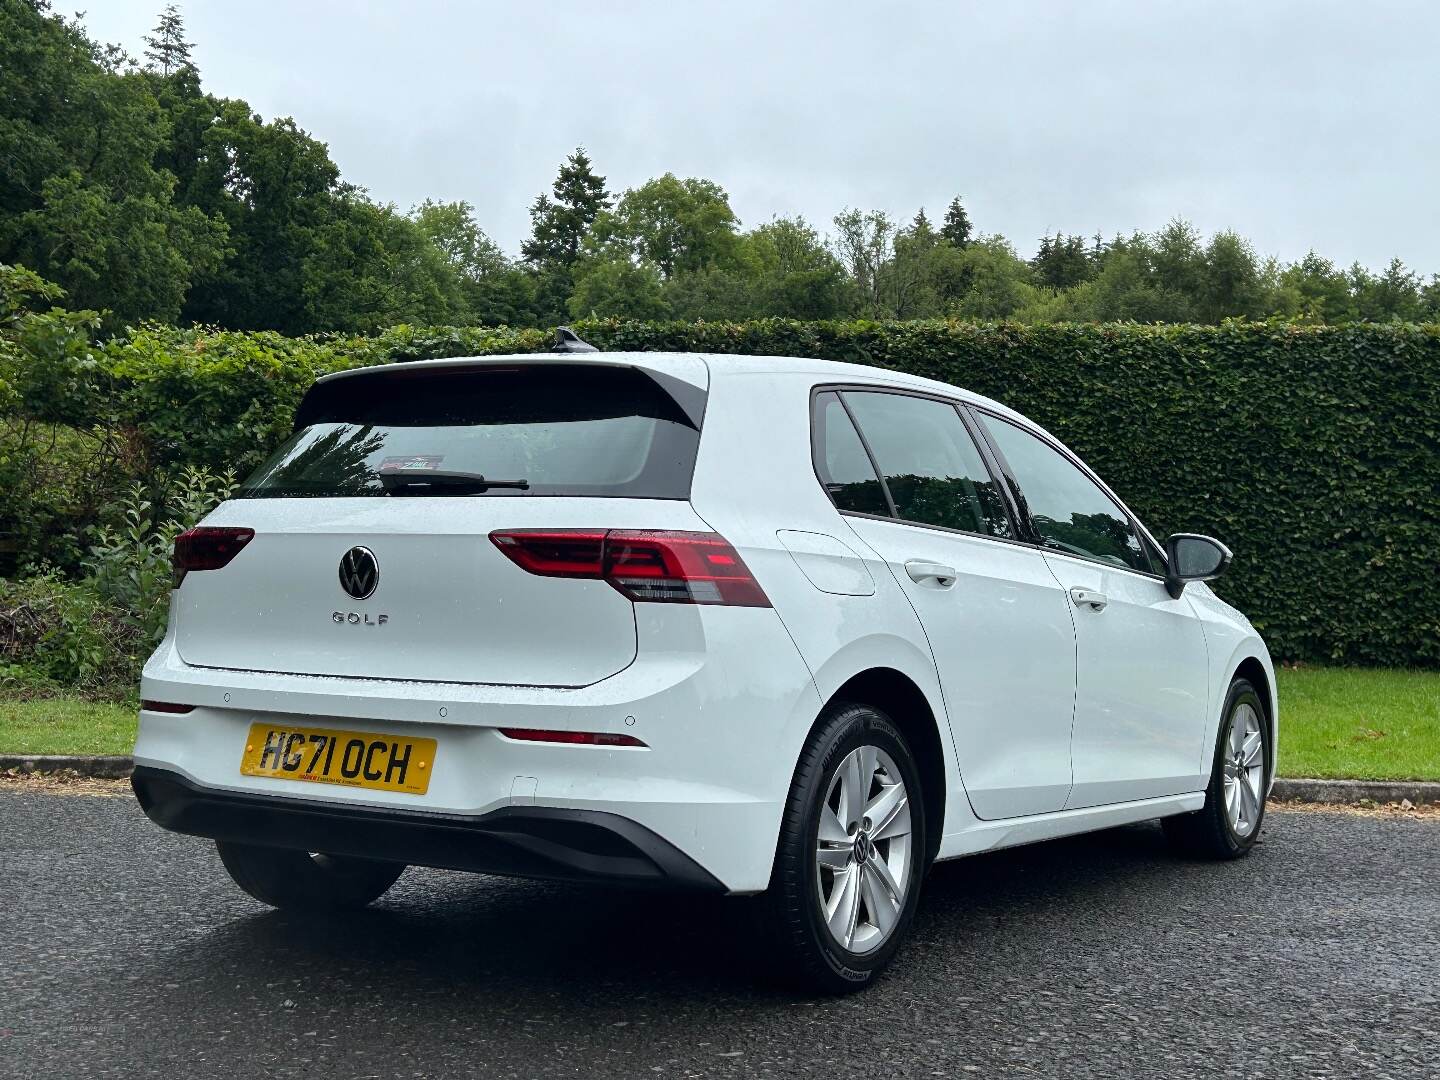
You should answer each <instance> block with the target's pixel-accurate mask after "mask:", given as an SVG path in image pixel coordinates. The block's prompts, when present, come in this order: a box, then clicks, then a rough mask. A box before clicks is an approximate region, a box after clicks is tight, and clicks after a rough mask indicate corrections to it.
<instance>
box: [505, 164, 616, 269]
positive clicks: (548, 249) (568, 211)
mask: <svg viewBox="0 0 1440 1080" xmlns="http://www.w3.org/2000/svg"><path fill="white" fill-rule="evenodd" d="M551 191H552V193H553V198H552V197H551V196H548V195H546V194H544V193H543V192H542V193H541V194H540V195H538V196H536V198H535V202H534V204H533V205H532V206H531V207H530V239H528V240H526V241H525V242H524V243H523V244H521V245H520V254H521V255H522V256H523V257H524V259H525V261H526V262H528V263H529V264H530V265H531V266H532V267H534V268H535V269H536V270H548V269H554V268H556V267H560V268H564V269H567V270H568V269H569V268H571V267H573V266H574V265H575V261H576V260H577V259H578V258H579V257H580V247H581V245H582V244H583V243H584V242H585V238H586V237H587V236H588V235H589V234H590V227H591V226H592V225H593V224H594V222H595V218H596V217H597V216H598V215H599V214H600V212H601V211H602V210H605V209H606V208H608V207H609V205H610V201H611V198H610V195H609V193H608V192H606V190H605V178H604V177H603V176H599V175H597V174H596V172H595V170H594V169H593V168H592V167H591V163H590V158H589V157H588V156H587V155H586V153H585V150H584V149H583V148H581V147H577V148H576V150H575V152H574V153H573V154H571V155H570V156H569V157H568V158H566V159H565V163H564V164H563V165H561V166H560V172H559V175H558V176H556V178H555V183H554V184H553V185H552V187H551Z"/></svg>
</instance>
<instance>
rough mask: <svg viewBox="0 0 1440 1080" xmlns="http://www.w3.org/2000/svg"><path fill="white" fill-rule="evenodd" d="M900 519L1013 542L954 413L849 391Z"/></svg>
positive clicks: (996, 495) (994, 491) (938, 404)
mask: <svg viewBox="0 0 1440 1080" xmlns="http://www.w3.org/2000/svg"><path fill="white" fill-rule="evenodd" d="M844 393H845V402H846V404H848V405H849V406H850V409H851V411H852V412H854V414H855V422H856V423H857V424H859V426H860V430H861V432H863V433H864V435H865V440H866V442H868V443H869V444H870V449H871V450H872V451H873V452H874V454H875V461H876V464H878V465H879V466H880V472H881V475H882V476H883V477H884V480H885V486H886V487H887V488H888V489H889V491H890V497H891V498H892V499H893V500H894V502H895V513H896V516H898V517H900V518H903V519H904V520H906V521H913V522H917V523H919V524H922V525H937V526H939V527H941V528H944V529H955V530H958V531H960V532H968V533H978V534H979V535H981V536H1003V537H1010V536H1011V535H1012V534H1011V527H1010V519H1009V518H1008V517H1007V516H1006V514H1005V505H1004V502H1003V500H1002V497H1001V495H1000V490H999V488H998V487H996V485H995V483H994V481H993V480H992V478H991V476H990V471H989V470H988V469H987V468H986V466H985V459H984V458H982V457H981V456H980V451H979V449H978V448H977V447H976V445H975V440H973V439H972V438H971V437H970V432H969V431H967V430H966V428H965V424H964V423H963V422H962V421H961V419H960V414H959V413H958V412H956V411H955V407H954V406H953V405H947V404H946V403H945V402H943V401H933V400H931V399H929V398H921V397H912V396H910V395H908V394H887V393H883V392H875V393H872V392H870V391H863V392H856V391H850V390H847V391H845V392H844Z"/></svg>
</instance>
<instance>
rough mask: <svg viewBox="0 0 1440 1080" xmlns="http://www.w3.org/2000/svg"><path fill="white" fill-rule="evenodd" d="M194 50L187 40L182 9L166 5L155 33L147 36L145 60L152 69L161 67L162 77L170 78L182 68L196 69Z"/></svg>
mask: <svg viewBox="0 0 1440 1080" xmlns="http://www.w3.org/2000/svg"><path fill="white" fill-rule="evenodd" d="M192 48H193V46H192V45H191V44H190V42H188V41H186V40H185V20H184V19H182V18H181V17H180V9H179V8H178V7H176V6H175V5H174V4H166V5H165V10H164V11H163V12H161V13H160V21H159V22H158V23H157V24H156V25H155V31H154V33H152V34H146V35H145V58H146V59H147V60H149V61H150V63H151V65H152V69H153V67H159V69H160V74H161V76H162V77H167V78H168V77H169V76H170V75H171V74H173V73H174V72H177V71H180V70H181V69H182V68H190V69H192V70H193V69H194V67H195V65H194V63H193V62H192V61H191V59H190V50H191V49H192Z"/></svg>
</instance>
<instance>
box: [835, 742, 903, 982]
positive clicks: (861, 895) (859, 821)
mask: <svg viewBox="0 0 1440 1080" xmlns="http://www.w3.org/2000/svg"><path fill="white" fill-rule="evenodd" d="M911 846H912V845H911V825H910V797H909V792H907V791H906V789H905V781H904V780H903V779H902V778H901V775H900V770H899V769H898V768H896V766H895V762H894V760H893V759H891V757H890V755H889V754H887V753H886V752H885V751H884V750H882V749H880V748H879V747H878V746H869V745H866V746H859V747H856V748H855V749H854V750H852V751H850V753H849V754H847V755H846V756H845V758H844V760H842V761H841V762H840V765H839V767H838V768H836V770H835V772H834V774H833V775H832V776H831V777H830V782H829V783H828V784H827V785H826V788H825V799H824V802H823V803H822V805H821V807H820V828H819V832H818V836H817V839H816V847H815V867H816V871H817V872H816V875H815V878H816V889H817V892H818V899H819V901H820V914H821V917H822V918H823V919H824V921H825V925H826V927H827V928H828V929H829V931H830V936H831V937H832V938H834V940H835V942H836V944H838V945H840V946H841V947H843V948H845V949H847V950H849V951H850V952H853V953H865V952H869V951H871V950H872V949H876V948H879V947H880V945H881V944H882V943H883V942H884V941H885V939H886V938H888V937H889V936H890V933H891V931H892V930H894V928H895V925H896V924H897V923H898V922H899V921H900V913H901V912H902V911H903V910H904V909H905V893H906V889H907V888H908V887H909V880H910V860H911V858H912V857H913V852H912V850H911Z"/></svg>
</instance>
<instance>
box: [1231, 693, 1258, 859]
mask: <svg viewBox="0 0 1440 1080" xmlns="http://www.w3.org/2000/svg"><path fill="white" fill-rule="evenodd" d="M1224 768H1225V816H1226V819H1227V820H1228V821H1229V822H1230V829H1231V831H1232V832H1233V833H1234V834H1235V835H1236V836H1237V837H1241V838H1243V837H1246V836H1249V835H1250V833H1251V832H1253V831H1254V829H1255V826H1256V825H1257V824H1258V823H1259V821H1260V807H1261V802H1262V799H1263V796H1262V794H1261V792H1262V790H1263V788H1264V784H1265V736H1264V735H1263V734H1262V732H1261V729H1260V716H1259V714H1258V713H1257V712H1256V711H1255V707H1254V706H1253V705H1251V704H1249V703H1248V702H1242V703H1241V704H1240V705H1239V706H1238V707H1237V708H1236V709H1235V711H1234V712H1233V713H1231V715H1230V732H1229V735H1228V737H1227V738H1226V740H1225V761H1224Z"/></svg>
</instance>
